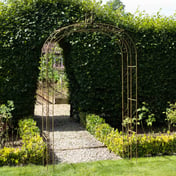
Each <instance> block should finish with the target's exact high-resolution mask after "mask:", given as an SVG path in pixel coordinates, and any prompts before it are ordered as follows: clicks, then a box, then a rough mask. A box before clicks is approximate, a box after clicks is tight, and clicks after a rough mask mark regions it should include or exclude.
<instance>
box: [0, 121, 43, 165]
mask: <svg viewBox="0 0 176 176" xmlns="http://www.w3.org/2000/svg"><path fill="white" fill-rule="evenodd" d="M19 133H20V137H21V138H22V143H23V144H22V147H21V148H9V147H4V148H3V149H0V166H4V165H13V166H14V165H21V164H23V165H24V164H43V161H44V159H45V150H46V144H45V142H44V141H43V139H42V137H40V130H39V128H38V127H37V126H36V122H35V121H34V120H33V119H31V118H28V119H24V120H20V121H19Z"/></svg>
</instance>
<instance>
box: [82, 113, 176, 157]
mask: <svg viewBox="0 0 176 176" xmlns="http://www.w3.org/2000/svg"><path fill="white" fill-rule="evenodd" d="M82 117H83V116H82ZM84 118H85V120H86V128H87V130H88V131H89V132H90V133H91V134H93V135H94V136H95V137H96V138H97V139H98V140H100V141H101V142H103V143H104V144H105V145H106V146H107V148H108V149H109V150H111V151H113V152H114V153H115V154H117V155H119V156H121V157H125V158H126V157H130V152H129V151H130V148H131V151H132V157H136V151H137V156H138V157H145V156H156V155H172V154H175V153H176V134H175V133H174V134H170V133H167V134H147V135H146V134H143V135H142V134H138V135H135V134H132V135H131V136H128V135H126V134H123V133H122V132H119V131H118V130H117V129H116V130H114V128H112V127H111V126H110V125H109V124H107V123H105V122H104V119H102V118H100V117H99V116H97V115H85V116H84ZM136 147H137V150H136Z"/></svg>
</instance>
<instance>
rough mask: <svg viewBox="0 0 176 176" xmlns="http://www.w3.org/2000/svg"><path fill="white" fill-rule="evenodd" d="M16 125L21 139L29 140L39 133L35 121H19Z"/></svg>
mask: <svg viewBox="0 0 176 176" xmlns="http://www.w3.org/2000/svg"><path fill="white" fill-rule="evenodd" d="M18 125H19V134H20V137H21V138H22V139H24V138H30V137H32V136H35V135H37V134H39V133H40V130H39V128H38V127H37V126H36V121H34V120H33V119H32V118H28V119H24V120H20V121H19V123H18Z"/></svg>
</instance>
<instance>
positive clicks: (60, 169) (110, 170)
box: [0, 156, 176, 176]
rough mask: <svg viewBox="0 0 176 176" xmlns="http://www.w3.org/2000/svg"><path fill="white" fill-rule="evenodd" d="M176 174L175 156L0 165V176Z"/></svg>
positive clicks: (152, 175)
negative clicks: (18, 165) (48, 164)
mask: <svg viewBox="0 0 176 176" xmlns="http://www.w3.org/2000/svg"><path fill="white" fill-rule="evenodd" d="M24 175H25V176H176V156H165V157H151V158H139V159H138V160H137V163H136V160H135V159H133V160H125V159H122V160H117V161H98V162H89V163H79V164H59V165H56V166H55V167H54V172H53V166H48V169H47V167H43V166H35V165H31V166H25V167H0V176H24Z"/></svg>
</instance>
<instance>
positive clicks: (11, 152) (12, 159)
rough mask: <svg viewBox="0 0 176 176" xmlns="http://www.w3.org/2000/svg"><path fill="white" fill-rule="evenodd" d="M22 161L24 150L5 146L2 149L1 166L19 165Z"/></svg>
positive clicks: (0, 151) (0, 154)
mask: <svg viewBox="0 0 176 176" xmlns="http://www.w3.org/2000/svg"><path fill="white" fill-rule="evenodd" d="M21 161H22V151H21V150H20V149H19V148H16V149H15V148H7V147H4V148H3V149H1V150H0V166H3V165H10V166H11V165H18V164H20V163H21Z"/></svg>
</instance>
